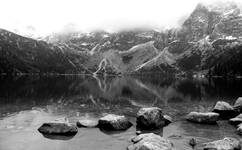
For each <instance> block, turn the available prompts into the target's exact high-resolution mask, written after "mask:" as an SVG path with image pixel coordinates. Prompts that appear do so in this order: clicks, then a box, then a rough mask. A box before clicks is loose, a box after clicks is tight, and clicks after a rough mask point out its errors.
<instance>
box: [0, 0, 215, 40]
mask: <svg viewBox="0 0 242 150" xmlns="http://www.w3.org/2000/svg"><path fill="white" fill-rule="evenodd" d="M211 1H212V2H214V1H215V0H182V1H181V0H168V1H167V0H51V1H50V0H35V1H33V0H21V1H19V0H8V1H2V2H1V6H2V7H1V9H0V18H1V23H0V28H4V29H8V30H11V31H13V32H18V33H20V34H22V35H23V34H24V35H29V36H34V35H35V36H36V35H38V36H45V35H48V34H51V33H53V32H60V31H66V32H68V31H77V30H78V31H83V32H88V31H92V30H106V31H110V32H114V31H118V30H124V29H132V28H156V29H164V28H172V27H178V26H179V25H180V24H181V23H182V20H183V19H184V18H186V17H188V15H189V14H190V13H191V12H192V11H193V10H194V8H195V7H196V5H197V4H198V3H200V2H202V3H211Z"/></svg>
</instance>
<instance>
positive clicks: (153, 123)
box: [137, 107, 167, 130]
mask: <svg viewBox="0 0 242 150" xmlns="http://www.w3.org/2000/svg"><path fill="white" fill-rule="evenodd" d="M166 121H167V120H166V119H165V118H164V117H163V113H162V110H161V109H160V108H158V107H150V108H141V109H140V110H139V111H138V113H137V127H138V128H140V129H148V130H152V129H158V128H162V127H164V126H165V125H166Z"/></svg>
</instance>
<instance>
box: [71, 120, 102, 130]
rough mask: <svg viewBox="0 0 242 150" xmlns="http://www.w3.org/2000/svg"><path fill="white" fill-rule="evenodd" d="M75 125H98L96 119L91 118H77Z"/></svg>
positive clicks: (91, 126)
mask: <svg viewBox="0 0 242 150" xmlns="http://www.w3.org/2000/svg"><path fill="white" fill-rule="evenodd" d="M76 125H77V126H78V127H80V128H81V127H83V128H95V127H97V125H98V121H97V120H91V119H83V120H78V121H77V123H76Z"/></svg>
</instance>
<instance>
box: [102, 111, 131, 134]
mask: <svg viewBox="0 0 242 150" xmlns="http://www.w3.org/2000/svg"><path fill="white" fill-rule="evenodd" d="M131 126H132V123H131V122H130V121H129V120H128V119H127V118H126V117H125V116H119V115H114V114H108V115H106V116H104V117H102V118H100V119H99V121H98V127H99V128H100V129H104V130H114V131H116V130H126V129H128V128H130V127H131Z"/></svg>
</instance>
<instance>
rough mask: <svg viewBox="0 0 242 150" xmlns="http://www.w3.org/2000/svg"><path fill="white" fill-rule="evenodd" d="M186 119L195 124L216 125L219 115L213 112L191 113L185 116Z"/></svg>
mask: <svg viewBox="0 0 242 150" xmlns="http://www.w3.org/2000/svg"><path fill="white" fill-rule="evenodd" d="M186 119H187V120H188V121H191V122H195V123H204V124H216V123H217V121H218V120H219V114H217V113H213V112H207V113H201V112H191V113H189V114H188V115H187V116H186Z"/></svg>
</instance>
